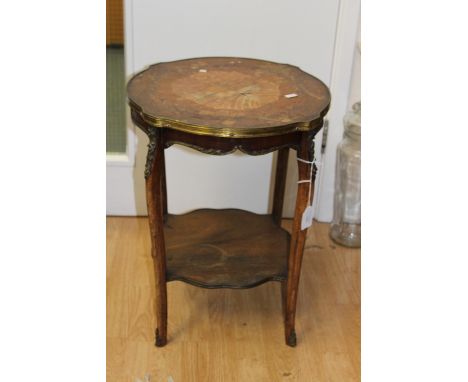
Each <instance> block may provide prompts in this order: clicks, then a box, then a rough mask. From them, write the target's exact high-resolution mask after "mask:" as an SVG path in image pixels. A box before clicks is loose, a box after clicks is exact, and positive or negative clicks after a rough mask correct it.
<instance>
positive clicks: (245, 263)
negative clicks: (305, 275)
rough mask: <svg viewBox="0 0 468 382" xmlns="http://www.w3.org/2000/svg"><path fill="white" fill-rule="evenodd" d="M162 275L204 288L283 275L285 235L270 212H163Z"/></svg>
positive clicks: (246, 285)
mask: <svg viewBox="0 0 468 382" xmlns="http://www.w3.org/2000/svg"><path fill="white" fill-rule="evenodd" d="M164 236H165V245H166V267H167V273H166V278H167V281H174V280H180V281H185V282H187V283H190V284H193V285H196V286H200V287H204V288H250V287H253V286H256V285H259V284H262V283H264V282H266V281H282V280H285V279H286V277H287V269H288V268H287V263H288V253H289V243H290V235H289V233H288V232H287V231H285V230H284V229H282V228H280V227H278V226H277V225H276V224H275V223H274V222H273V218H272V216H271V215H257V214H254V213H251V212H247V211H242V210H237V209H225V210H214V209H202V210H196V211H193V212H190V213H188V214H185V215H168V216H167V220H166V222H165V226H164Z"/></svg>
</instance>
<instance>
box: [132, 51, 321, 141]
mask: <svg viewBox="0 0 468 382" xmlns="http://www.w3.org/2000/svg"><path fill="white" fill-rule="evenodd" d="M127 92H128V99H129V104H130V107H131V108H132V109H133V110H134V111H136V112H138V113H139V114H140V116H141V117H142V119H143V120H144V121H145V122H146V123H148V124H149V125H152V126H155V127H170V128H173V129H175V130H181V131H184V132H188V133H193V134H200V135H210V136H217V137H235V138H249V137H259V136H273V135H279V134H285V133H289V132H293V131H297V130H299V131H307V130H310V129H312V128H314V127H316V126H317V124H321V123H322V119H323V117H324V115H325V114H326V113H327V111H328V108H329V105H330V92H329V90H328V88H327V86H326V85H325V84H324V83H323V82H322V81H320V80H319V79H317V78H315V77H314V76H312V75H310V74H308V73H305V72H304V71H302V70H301V69H299V68H298V67H296V66H291V65H287V64H278V63H274V62H269V61H263V60H255V59H249V58H236V57H206V58H193V59H187V60H180V61H172V62H163V63H158V64H154V65H152V66H150V67H148V68H147V69H145V70H143V71H142V72H140V73H138V74H136V75H135V76H134V77H133V78H132V79H131V80H130V81H129V83H128V86H127Z"/></svg>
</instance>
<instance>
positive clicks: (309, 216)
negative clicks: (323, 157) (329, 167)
mask: <svg viewBox="0 0 468 382" xmlns="http://www.w3.org/2000/svg"><path fill="white" fill-rule="evenodd" d="M297 160H298V161H299V162H302V163H307V164H310V178H309V179H303V180H299V181H298V182H297V183H298V184H301V183H309V193H308V195H307V207H306V209H305V210H304V212H303V213H302V219H301V231H302V230H305V229H307V228H309V227H310V226H311V225H312V221H313V219H314V204H313V203H315V200H314V201H313V203H312V204H311V203H310V197H311V194H312V176H313V174H314V165H315V166H316V167H317V170H318V167H319V166H320V162H318V161H317V160H316V159H314V160H313V161H308V160H305V159H302V158H297Z"/></svg>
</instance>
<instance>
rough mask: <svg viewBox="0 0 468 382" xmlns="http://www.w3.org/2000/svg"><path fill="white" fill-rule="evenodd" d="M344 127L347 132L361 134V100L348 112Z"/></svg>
mask: <svg viewBox="0 0 468 382" xmlns="http://www.w3.org/2000/svg"><path fill="white" fill-rule="evenodd" d="M344 127H345V132H346V133H351V134H356V135H361V101H359V102H356V103H355V104H354V105H353V109H352V110H350V111H348V112H347V113H346V115H345V117H344Z"/></svg>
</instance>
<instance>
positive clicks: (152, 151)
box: [145, 128, 167, 346]
mask: <svg viewBox="0 0 468 382" xmlns="http://www.w3.org/2000/svg"><path fill="white" fill-rule="evenodd" d="M148 136H149V138H150V143H149V145H148V155H147V158H146V169H145V178H146V203H147V206H148V218H149V225H150V231H151V256H152V257H153V264H154V273H155V279H156V320H157V328H156V346H164V345H165V344H166V342H167V290H166V251H165V246H164V229H163V227H164V222H163V214H164V199H163V198H164V191H163V179H164V171H163V166H164V147H163V144H162V136H161V129H158V128H152V129H151V130H148Z"/></svg>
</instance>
